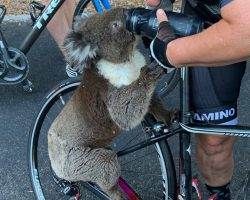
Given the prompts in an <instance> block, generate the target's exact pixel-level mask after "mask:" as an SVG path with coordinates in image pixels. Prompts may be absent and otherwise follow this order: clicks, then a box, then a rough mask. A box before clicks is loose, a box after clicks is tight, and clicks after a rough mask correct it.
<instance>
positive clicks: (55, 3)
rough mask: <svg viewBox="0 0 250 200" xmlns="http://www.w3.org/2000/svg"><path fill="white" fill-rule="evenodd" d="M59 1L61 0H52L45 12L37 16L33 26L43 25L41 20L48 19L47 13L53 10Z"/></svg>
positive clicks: (39, 26) (40, 26)
mask: <svg viewBox="0 0 250 200" xmlns="http://www.w3.org/2000/svg"><path fill="white" fill-rule="evenodd" d="M60 1H61V0H52V1H51V3H50V4H49V6H48V8H47V9H46V10H45V12H44V13H43V14H42V15H41V17H39V19H38V20H37V22H36V24H35V25H34V27H33V28H38V29H41V28H42V26H43V24H42V23H43V20H44V21H46V20H47V19H48V17H49V15H50V14H51V13H52V12H53V11H54V9H55V8H56V6H57V5H58V3H60Z"/></svg>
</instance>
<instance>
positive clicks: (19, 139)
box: [0, 23, 250, 200]
mask: <svg viewBox="0 0 250 200" xmlns="http://www.w3.org/2000/svg"><path fill="white" fill-rule="evenodd" d="M2 30H3V32H4V34H5V36H6V37H7V41H8V42H9V45H11V46H14V47H18V46H19V45H20V43H21V40H22V39H23V38H24V37H25V35H26V34H27V33H28V31H29V30H30V26H29V25H28V24H26V23H5V24H4V25H3V26H2ZM28 58H29V63H30V66H31V70H30V75H29V79H30V80H31V81H32V82H33V83H34V85H35V89H34V92H33V93H31V94H27V93H25V92H24V91H23V90H22V87H21V86H20V85H16V86H0V130H1V131H0V188H1V189H0V200H7V199H17V200H30V199H33V194H32V189H31V185H30V181H29V177H28V170H27V157H26V152H27V141H28V133H29V129H30V125H31V122H32V119H33V117H34V114H35V112H36V111H37V109H38V105H39V103H40V102H41V99H42V98H43V97H44V96H45V94H46V93H47V92H48V91H49V90H50V89H51V88H52V87H53V86H54V85H56V84H57V83H58V82H60V81H62V80H64V79H65V78H66V74H65V68H64V61H63V57H62V55H61V53H60V51H59V50H58V48H57V46H56V44H55V43H54V41H53V40H52V39H51V37H50V36H49V34H48V33H47V32H46V31H45V32H44V33H43V34H42V35H41V37H40V38H39V40H38V41H36V43H35V44H34V46H33V47H32V49H31V50H30V52H29V53H28ZM249 85H250V68H249V67H248V69H247V72H246V74H245V77H244V80H243V84H242V89H241V94H240V100H239V120H240V123H244V124H250V117H248V113H250V106H249V103H250V88H249ZM178 97H179V95H178V92H177V90H175V91H174V92H173V94H171V95H170V96H169V97H168V99H167V101H168V104H169V105H170V106H174V107H176V105H178V99H179V98H178ZM170 142H172V144H174V145H172V146H175V148H174V154H175V155H176V154H177V149H176V146H178V145H175V144H176V138H173V139H171V140H170ZM249 155H250V139H239V140H238V142H237V144H236V147H235V174H234V179H233V182H232V189H233V192H236V191H237V190H238V189H239V188H240V187H241V185H240V184H241V182H242V180H243V178H244V177H245V175H246V170H250V156H249ZM195 169H196V167H195V164H194V170H195ZM249 195H250V194H249Z"/></svg>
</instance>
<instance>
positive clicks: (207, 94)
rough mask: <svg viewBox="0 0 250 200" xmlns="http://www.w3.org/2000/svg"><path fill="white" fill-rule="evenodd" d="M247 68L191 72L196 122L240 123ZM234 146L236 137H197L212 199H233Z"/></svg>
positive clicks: (242, 65) (199, 161)
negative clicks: (240, 102) (240, 97)
mask: <svg viewBox="0 0 250 200" xmlns="http://www.w3.org/2000/svg"><path fill="white" fill-rule="evenodd" d="M245 65H246V63H245V62H242V63H237V64H234V65H231V66H227V67H218V68H192V69H191V70H190V71H191V73H190V81H191V82H190V84H191V91H190V92H191V99H190V100H191V102H190V103H191V107H192V108H193V110H194V116H193V122H194V123H205V124H206V123H208V124H218V125H219V124H224V125H236V124H237V99H238V96H239V91H240V83H241V79H242V76H243V74H244V71H245ZM234 143H235V138H234V137H230V136H215V135H203V134H197V135H196V160H197V165H198V168H199V171H200V173H201V175H202V176H203V178H204V179H205V183H206V186H207V189H208V191H209V194H210V195H211V196H212V197H211V198H210V199H211V200H212V199H216V200H230V189H229V183H230V180H231V178H232V174H233V146H234ZM216 195H217V197H215V196H216Z"/></svg>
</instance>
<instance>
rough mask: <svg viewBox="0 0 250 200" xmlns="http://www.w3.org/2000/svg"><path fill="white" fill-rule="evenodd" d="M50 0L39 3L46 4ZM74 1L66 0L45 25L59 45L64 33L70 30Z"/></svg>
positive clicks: (74, 6)
mask: <svg viewBox="0 0 250 200" xmlns="http://www.w3.org/2000/svg"><path fill="white" fill-rule="evenodd" d="M50 1H51V0H42V1H41V3H42V4H44V5H46V6H47V5H48V4H49V3H50ZM75 8H76V2H75V1H74V0H66V1H65V2H64V3H63V5H62V6H61V8H60V9H59V10H58V11H57V13H56V14H55V16H54V17H53V18H52V20H51V21H50V22H49V24H48V25H47V29H48V31H49V33H50V34H51V35H52V37H53V38H54V40H55V41H56V43H57V44H58V46H61V45H62V43H63V40H64V37H65V35H66V34H67V33H68V32H69V31H70V30H71V27H72V20H73V15H74V11H75Z"/></svg>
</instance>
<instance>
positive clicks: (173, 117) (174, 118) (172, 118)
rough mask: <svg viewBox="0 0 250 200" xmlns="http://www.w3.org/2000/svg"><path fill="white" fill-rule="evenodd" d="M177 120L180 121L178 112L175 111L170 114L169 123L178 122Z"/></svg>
mask: <svg viewBox="0 0 250 200" xmlns="http://www.w3.org/2000/svg"><path fill="white" fill-rule="evenodd" d="M179 120H180V111H179V110H177V109H176V110H173V111H171V114H170V121H171V123H173V122H176V121H179Z"/></svg>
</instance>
